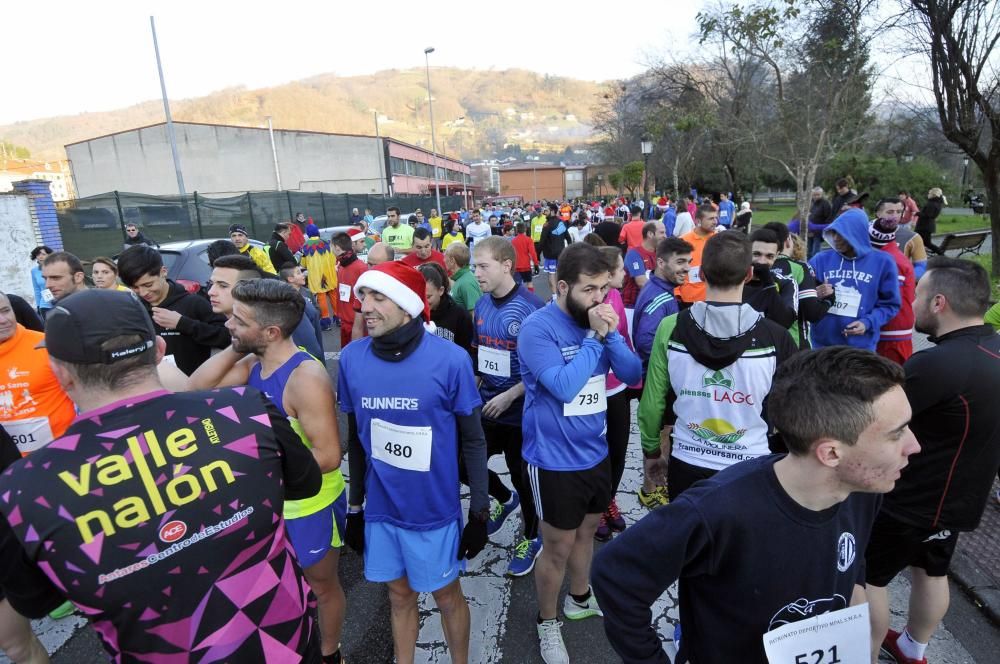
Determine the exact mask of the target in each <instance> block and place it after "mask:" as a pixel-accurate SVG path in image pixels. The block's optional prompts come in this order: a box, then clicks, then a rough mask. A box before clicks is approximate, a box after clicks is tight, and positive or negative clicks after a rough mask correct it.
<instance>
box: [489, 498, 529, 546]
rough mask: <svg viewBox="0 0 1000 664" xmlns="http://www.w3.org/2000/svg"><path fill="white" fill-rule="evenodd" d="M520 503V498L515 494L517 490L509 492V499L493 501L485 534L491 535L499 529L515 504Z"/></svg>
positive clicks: (515, 506) (515, 507)
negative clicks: (504, 501) (502, 501)
mask: <svg viewBox="0 0 1000 664" xmlns="http://www.w3.org/2000/svg"><path fill="white" fill-rule="evenodd" d="M520 504H521V499H520V498H519V497H518V495H517V491H511V492H510V500H508V501H507V502H506V503H501V502H500V501H499V500H494V501H493V508H492V509H491V510H490V520H489V521H488V522H487V523H486V534H487V535H492V534H493V533H495V532H496V531H498V530H500V527H501V526H502V525H503V522H504V521H506V520H507V517H509V516H510V515H511V514H513V513H514V510H516V509H517V506H518V505H520Z"/></svg>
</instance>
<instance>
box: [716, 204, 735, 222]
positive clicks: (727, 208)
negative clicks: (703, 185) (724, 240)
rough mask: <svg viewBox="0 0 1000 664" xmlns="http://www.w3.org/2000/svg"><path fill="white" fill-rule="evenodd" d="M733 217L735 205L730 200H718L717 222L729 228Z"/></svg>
mask: <svg viewBox="0 0 1000 664" xmlns="http://www.w3.org/2000/svg"><path fill="white" fill-rule="evenodd" d="M735 218H736V205H735V204H734V203H733V202H732V201H719V223H720V224H721V225H723V226H725V227H726V228H729V227H730V226H732V224H733V219H735Z"/></svg>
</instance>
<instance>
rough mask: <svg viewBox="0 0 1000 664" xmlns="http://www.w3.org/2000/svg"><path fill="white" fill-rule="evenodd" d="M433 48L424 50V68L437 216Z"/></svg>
mask: <svg viewBox="0 0 1000 664" xmlns="http://www.w3.org/2000/svg"><path fill="white" fill-rule="evenodd" d="M433 52H434V47H433V46H428V47H427V48H425V49H424V67H425V69H426V71H427V106H428V108H430V112H431V154H432V155H433V156H434V197H435V199H436V200H437V210H438V214H440V213H441V188H440V187H439V186H438V157H437V139H436V138H435V136H434V95H432V94H431V60H430V54H431V53H433Z"/></svg>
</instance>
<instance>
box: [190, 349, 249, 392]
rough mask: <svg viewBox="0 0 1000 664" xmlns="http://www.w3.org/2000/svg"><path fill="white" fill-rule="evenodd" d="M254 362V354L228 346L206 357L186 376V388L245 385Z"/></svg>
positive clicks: (192, 389)
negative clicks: (205, 360) (243, 352)
mask: <svg viewBox="0 0 1000 664" xmlns="http://www.w3.org/2000/svg"><path fill="white" fill-rule="evenodd" d="M256 363H257V358H256V356H254V355H244V354H242V353H237V352H236V351H235V350H233V347H232V346H230V347H229V348H227V349H226V350H224V351H222V352H221V353H216V354H215V355H213V356H212V357H210V358H208V361H207V362H204V363H202V365H201V366H200V367H198V368H197V369H196V370H195V372H194V373H193V374H191V375H190V376H188V381H187V389H188V390H191V391H194V390H212V389H215V388H217V387H234V386H236V385H246V384H247V381H248V380H249V379H250V369H251V368H253V365H254V364H256Z"/></svg>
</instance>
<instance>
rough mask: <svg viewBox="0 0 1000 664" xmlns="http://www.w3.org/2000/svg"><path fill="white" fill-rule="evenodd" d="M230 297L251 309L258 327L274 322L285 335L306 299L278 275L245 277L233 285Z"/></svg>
mask: <svg viewBox="0 0 1000 664" xmlns="http://www.w3.org/2000/svg"><path fill="white" fill-rule="evenodd" d="M232 294H233V299H234V300H236V301H237V302H239V303H240V304H245V305H247V306H248V307H250V308H251V309H253V312H254V318H256V319H257V323H259V324H260V325H261V326H262V327H270V326H272V325H274V326H276V327H277V328H278V329H279V330H281V336H283V337H285V338H287V337H290V336H292V332H294V331H295V328H296V327H298V325H299V322H300V321H301V320H302V314H303V312H304V311H305V309H306V301H305V299H303V297H302V295H301V294H300V293H299V291H298V289H296V288H295V287H294V286H292V285H291V284H289V283H287V282H285V281H279V280H278V279H249V280H247V281H239V282H237V283H236V285H235V286H233V290H232Z"/></svg>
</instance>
